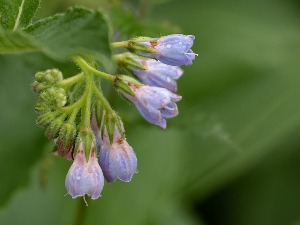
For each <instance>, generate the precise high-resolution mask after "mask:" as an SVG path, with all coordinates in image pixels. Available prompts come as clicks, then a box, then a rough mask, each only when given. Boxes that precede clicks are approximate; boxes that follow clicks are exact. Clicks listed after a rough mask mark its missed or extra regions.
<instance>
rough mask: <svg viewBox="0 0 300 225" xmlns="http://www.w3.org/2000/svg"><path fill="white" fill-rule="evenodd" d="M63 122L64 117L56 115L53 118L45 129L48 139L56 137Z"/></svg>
mask: <svg viewBox="0 0 300 225" xmlns="http://www.w3.org/2000/svg"><path fill="white" fill-rule="evenodd" d="M63 123H64V118H62V117H58V118H56V119H55V120H53V121H52V122H51V123H50V125H49V126H48V127H47V129H46V137H48V138H49V139H53V138H56V137H57V136H58V134H59V131H60V128H61V126H62V125H63Z"/></svg>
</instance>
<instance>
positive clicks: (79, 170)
mask: <svg viewBox="0 0 300 225" xmlns="http://www.w3.org/2000/svg"><path fill="white" fill-rule="evenodd" d="M5 2H6V3H5V4H2V5H1V4H0V17H1V20H0V53H1V54H8V53H24V52H40V53H43V54H44V56H46V57H47V60H48V62H51V63H52V62H53V60H55V61H60V62H66V61H69V60H70V59H72V63H75V65H76V66H77V68H78V69H79V70H80V71H79V72H78V73H77V74H76V75H74V76H64V75H63V73H62V72H61V71H60V70H58V69H48V70H45V71H42V72H37V73H36V74H35V81H34V82H33V84H32V89H33V91H34V92H35V93H37V95H38V97H37V102H36V106H35V110H36V112H37V113H38V114H39V115H38V118H37V124H38V125H39V126H41V127H43V128H45V134H46V137H48V138H49V139H53V141H54V143H55V147H54V149H53V152H54V153H55V155H58V156H60V157H63V158H65V159H66V160H69V161H72V162H73V163H72V165H71V167H70V169H69V172H68V173H67V176H66V181H65V186H66V189H67V194H68V195H70V196H71V197H72V198H77V197H85V195H87V196H89V197H90V198H91V199H97V198H99V197H100V196H101V191H102V189H103V186H104V180H106V181H107V182H108V183H112V182H114V181H116V180H117V179H119V180H121V181H124V182H129V181H131V180H132V179H133V175H134V174H135V173H136V172H137V156H136V154H135V152H134V150H133V148H132V146H131V145H130V144H129V143H128V142H127V140H126V138H125V129H124V125H123V122H122V119H121V117H120V116H119V115H118V113H117V112H116V111H115V110H114V109H113V108H112V106H111V102H110V101H108V99H107V98H106V97H105V95H104V92H103V91H102V87H103V85H107V82H103V80H106V81H108V82H110V83H111V84H112V85H113V86H114V87H115V89H116V90H117V91H118V92H119V93H120V96H121V97H123V98H124V99H126V100H127V101H128V102H131V103H133V104H134V105H135V106H136V108H137V110H138V111H139V112H140V114H141V115H142V116H143V117H144V118H145V120H146V121H148V122H149V123H152V124H155V125H157V126H159V127H161V128H163V129H165V128H166V127H167V119H170V118H173V117H175V116H177V115H178V108H177V105H176V103H177V102H178V101H180V100H181V96H180V95H178V94H176V92H177V80H178V79H179V78H180V77H181V76H182V74H183V70H182V69H181V68H180V66H182V65H191V64H192V62H193V60H194V59H195V55H196V54H195V53H193V51H192V50H191V47H192V45H193V42H194V39H195V37H194V36H193V35H183V34H171V35H167V36H162V37H156V38H153V37H133V38H131V39H129V40H125V41H112V40H113V38H112V37H111V36H110V34H111V33H112V32H111V31H114V30H113V28H112V27H110V26H109V23H107V22H106V20H107V19H108V18H106V16H105V17H104V16H103V15H102V13H101V12H100V11H98V10H89V9H86V8H83V7H71V8H69V9H68V10H67V11H66V12H65V13H62V14H57V15H55V16H52V17H49V18H46V19H42V20H39V21H36V22H35V23H32V22H31V19H32V17H33V16H34V13H35V11H36V10H37V9H38V8H39V4H40V1H39V0H32V1H5ZM11 12H18V13H11ZM114 22H115V21H114ZM116 24H117V25H118V23H116ZM113 25H115V24H113ZM119 25H120V24H119ZM114 33H116V34H117V33H119V34H120V33H121V36H120V37H122V39H123V40H124V39H128V38H124V36H126V37H127V36H129V35H128V34H126V35H124V36H122V28H119V27H118V29H117V30H116V31H114ZM117 36H118V35H115V36H114V40H116V38H117ZM129 38H130V37H129ZM46 57H45V58H46ZM49 59H51V60H49ZM45 65H47V63H46V64H45ZM59 65H61V64H59ZM40 67H42V66H40ZM116 71H118V72H116ZM68 75H69V74H68Z"/></svg>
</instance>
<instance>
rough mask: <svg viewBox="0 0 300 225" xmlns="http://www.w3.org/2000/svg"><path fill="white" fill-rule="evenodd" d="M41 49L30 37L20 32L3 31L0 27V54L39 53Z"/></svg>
mask: <svg viewBox="0 0 300 225" xmlns="http://www.w3.org/2000/svg"><path fill="white" fill-rule="evenodd" d="M41 49H42V47H41V46H40V45H39V43H37V42H36V41H35V40H34V39H33V38H32V37H31V36H30V35H27V34H26V33H24V32H20V31H10V30H3V29H1V27H0V53H1V54H11V53H19V52H32V51H40V50H41Z"/></svg>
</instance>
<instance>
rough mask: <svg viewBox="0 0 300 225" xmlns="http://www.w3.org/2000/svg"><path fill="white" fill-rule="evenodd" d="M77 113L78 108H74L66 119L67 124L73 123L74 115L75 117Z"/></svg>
mask: <svg viewBox="0 0 300 225" xmlns="http://www.w3.org/2000/svg"><path fill="white" fill-rule="evenodd" d="M78 111H79V108H75V109H74V110H73V112H72V113H71V116H70V117H69V119H68V122H69V123H73V122H74V120H75V118H76V115H77V113H78Z"/></svg>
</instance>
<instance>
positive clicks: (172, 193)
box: [0, 0, 300, 225]
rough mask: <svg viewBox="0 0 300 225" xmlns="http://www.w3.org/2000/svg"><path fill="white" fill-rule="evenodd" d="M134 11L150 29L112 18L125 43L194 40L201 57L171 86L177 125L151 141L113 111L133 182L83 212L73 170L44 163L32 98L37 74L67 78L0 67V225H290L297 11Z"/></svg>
mask: <svg viewBox="0 0 300 225" xmlns="http://www.w3.org/2000/svg"><path fill="white" fill-rule="evenodd" d="M110 2H115V3H116V4H118V3H120V2H119V1H116V0H115V1H108V0H107V1H103V0H102V1H100V0H98V1H97V0H87V1H84V0H81V1H80V0H77V1H75V0H65V1H59V0H44V1H42V4H41V7H40V10H39V13H38V15H37V17H38V18H41V17H45V16H48V15H52V14H53V13H56V12H61V11H64V10H65V9H66V8H67V7H68V6H70V5H73V4H80V5H85V6H89V7H93V8H100V7H102V8H103V7H106V8H109V3H110ZM138 3H139V2H138V1H129V0H128V1H127V2H124V4H125V5H126V6H127V8H128V9H130V10H132V11H133V12H134V13H135V14H139V13H140V14H139V15H140V16H141V19H140V20H141V21H142V19H144V20H145V23H146V24H147V23H149V24H148V26H149V29H148V28H147V26H146V27H143V26H142V25H141V27H138V24H134V22H133V21H131V19H130V18H131V17H130V16H128V17H126V19H125V17H124V15H123V16H121V15H119V14H116V16H115V17H113V19H114V20H115V23H116V24H118V25H120V26H122V29H123V30H126V31H127V33H128V34H131V35H133V36H134V35H145V36H147V35H149V36H151V35H158V34H161V35H163V34H167V33H170V32H169V30H175V31H176V32H182V33H184V34H193V35H195V36H196V40H195V43H194V47H193V50H194V52H196V53H198V54H199V56H198V57H197V58H196V60H195V61H194V64H193V65H192V66H190V67H185V68H184V70H185V74H184V76H183V77H182V78H181V79H180V81H179V91H178V92H179V94H180V95H182V96H183V100H182V101H181V102H180V103H179V104H178V105H179V109H180V115H179V117H178V118H175V119H172V120H169V121H168V129H167V130H161V129H159V128H158V127H155V126H153V125H150V124H148V123H146V122H145V121H143V119H142V118H141V117H140V116H139V115H138V113H137V112H136V109H135V107H133V106H128V105H127V104H124V102H123V101H120V102H119V100H117V101H116V102H115V103H114V107H115V108H116V110H117V111H119V112H120V115H121V116H122V117H123V118H124V120H125V122H126V132H127V140H128V142H129V143H130V144H131V145H132V146H133V148H134V150H135V152H136V154H137V156H138V170H139V173H138V174H136V175H135V176H134V179H133V180H132V182H130V183H128V184H127V183H122V182H120V181H117V182H115V183H113V184H111V185H107V184H106V185H105V187H104V190H103V192H102V198H100V199H98V200H97V201H90V202H89V206H88V207H85V206H84V204H83V200H82V199H75V200H73V199H71V198H70V197H64V196H63V195H64V194H65V193H66V190H65V187H64V179H65V176H66V173H67V171H68V168H69V167H70V165H71V163H70V162H67V161H65V160H63V159H61V158H57V157H54V156H53V155H52V154H51V153H50V150H51V147H52V146H53V143H51V141H49V140H46V138H45V137H44V136H43V130H42V129H40V128H38V127H37V126H36V125H35V119H36V116H37V115H36V114H35V112H34V102H35V95H34V93H33V92H32V91H31V88H30V84H31V83H32V81H33V75H34V74H35V72H37V71H39V70H45V69H48V68H53V67H58V68H60V69H62V70H63V71H64V72H65V73H66V74H68V73H69V74H71V71H72V68H71V69H69V67H68V66H66V65H62V64H59V63H57V62H53V61H51V60H49V59H47V58H46V57H45V56H43V55H41V54H26V55H9V56H3V55H1V56H0V73H1V76H0V105H1V118H0V127H1V129H0V176H1V178H2V179H1V185H0V206H1V208H0V224H1V225H2V224H3V225H10V224H22V225H27V224H30V225H32V224H43V225H48V224H49V225H53V224H57V225H69V224H70V225H71V224H85V225H94V224H101V225H106V224H107V225H108V224H110V225H144V224H146V225H171V224H172V225H198V224H199V225H221V224H222V225H225V224H226V225H227V224H228V225H250V224H251V225H277V224H278V225H283V224H284V225H289V224H290V225H299V224H300V163H299V161H300V100H299V96H300V3H299V2H298V1H296V0H253V1H246V0H227V1H221V0H211V1H207V0H206V1H205V0H185V1H182V0H174V1H165V0H160V1H159V0H156V1H154V0H153V1H143V2H142V4H141V6H140V7H139V6H138ZM150 3H153V4H150ZM149 7H150V8H149ZM140 20H139V21H140ZM150 20H151V22H150ZM141 23H142V22H141ZM133 24H134V25H133ZM156 24H159V25H161V24H163V26H165V27H166V29H156V28H155V26H156Z"/></svg>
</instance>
